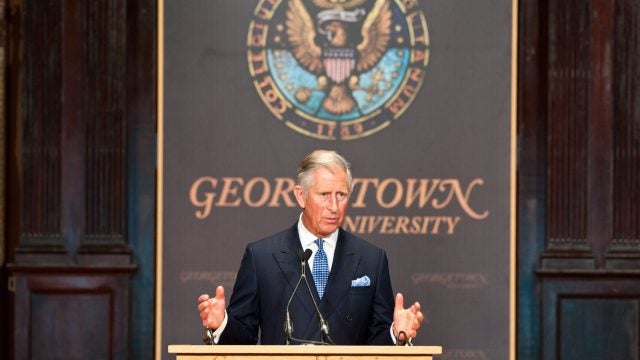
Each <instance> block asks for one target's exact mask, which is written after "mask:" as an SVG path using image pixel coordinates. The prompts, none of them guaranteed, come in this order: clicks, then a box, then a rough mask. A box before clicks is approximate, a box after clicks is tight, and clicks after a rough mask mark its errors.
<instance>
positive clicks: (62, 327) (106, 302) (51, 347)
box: [13, 266, 132, 359]
mask: <svg viewBox="0 0 640 360" xmlns="http://www.w3.org/2000/svg"><path fill="white" fill-rule="evenodd" d="M131 270H132V269H129V272H130V271H131ZM13 271H14V274H15V275H16V304H19V305H20V306H16V314H15V316H16V318H17V319H20V320H21V321H24V323H25V324H24V326H20V325H19V326H16V332H15V345H14V346H15V349H14V350H15V357H14V358H15V359H127V358H129V356H128V345H129V344H128V327H129V324H128V321H127V319H128V316H129V310H128V309H129V306H128V304H129V276H130V275H129V272H127V271H122V272H121V273H120V274H118V273H117V272H116V271H115V270H111V271H102V270H100V269H93V270H85V271H84V272H82V271H79V270H78V269H76V268H73V267H69V268H62V267H59V268H57V269H44V268H41V269H38V270H34V269H33V268H32V267H19V266H17V267H14V268H13Z"/></svg>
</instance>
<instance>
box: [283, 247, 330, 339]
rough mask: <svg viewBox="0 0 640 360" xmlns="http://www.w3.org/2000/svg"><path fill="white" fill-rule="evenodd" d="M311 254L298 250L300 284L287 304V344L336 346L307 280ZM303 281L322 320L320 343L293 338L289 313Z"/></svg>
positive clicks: (285, 327)
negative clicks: (308, 261)
mask: <svg viewBox="0 0 640 360" xmlns="http://www.w3.org/2000/svg"><path fill="white" fill-rule="evenodd" d="M311 254H312V251H311V249H307V250H305V251H302V250H298V251H297V252H296V255H297V256H298V260H300V279H298V283H297V284H296V286H295V287H294V288H293V292H292V293H291V297H289V301H288V302H287V309H286V316H285V321H284V332H285V335H286V336H287V339H286V344H287V345H289V344H291V343H292V342H296V343H298V344H313V345H328V344H332V345H335V344H334V343H333V341H332V340H331V338H330V337H329V324H328V323H327V321H326V320H325V319H324V317H323V316H322V313H320V308H319V307H318V304H317V303H316V299H315V298H314V297H313V292H312V291H311V287H310V286H309V281H308V280H307V275H306V271H305V265H306V262H307V260H309V258H310V257H311ZM303 279H304V282H305V284H306V285H307V290H309V296H311V300H312V301H313V305H314V306H315V308H316V313H317V314H318V318H319V319H320V332H321V333H322V338H323V340H324V341H322V342H320V341H312V340H302V339H296V338H295V337H293V321H292V319H291V313H290V312H289V306H290V305H291V301H292V300H293V297H294V296H295V294H296V291H298V287H300V283H302V280H303Z"/></svg>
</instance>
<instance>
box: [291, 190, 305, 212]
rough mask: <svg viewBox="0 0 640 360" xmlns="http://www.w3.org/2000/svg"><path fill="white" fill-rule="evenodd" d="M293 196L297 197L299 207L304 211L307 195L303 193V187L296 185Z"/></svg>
mask: <svg viewBox="0 0 640 360" xmlns="http://www.w3.org/2000/svg"><path fill="white" fill-rule="evenodd" d="M293 194H294V195H295V196H296V200H297V201H298V205H300V207H301V208H303V209H304V205H305V203H306V202H307V198H306V194H305V193H304V192H303V191H302V186H300V185H296V186H294V187H293Z"/></svg>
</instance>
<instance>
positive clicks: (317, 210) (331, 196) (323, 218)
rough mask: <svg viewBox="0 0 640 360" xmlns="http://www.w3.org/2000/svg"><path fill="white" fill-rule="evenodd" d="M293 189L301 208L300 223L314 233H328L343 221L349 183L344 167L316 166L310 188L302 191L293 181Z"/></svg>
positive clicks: (319, 234)
mask: <svg viewBox="0 0 640 360" xmlns="http://www.w3.org/2000/svg"><path fill="white" fill-rule="evenodd" d="M294 193H295V195H296V200H298V204H299V205H300V207H302V208H303V210H302V223H303V224H304V226H305V227H306V228H307V229H308V230H309V231H311V232H312V233H313V234H314V235H315V236H317V237H319V238H323V237H327V236H329V234H331V233H332V232H334V231H336V229H337V228H338V227H340V225H342V221H343V220H344V215H345V213H346V211H347V205H348V203H349V183H348V182H347V174H346V173H345V172H344V171H342V170H341V169H327V168H319V169H317V170H316V172H315V173H314V174H313V176H312V185H311V188H310V189H309V190H308V191H307V192H303V191H302V188H301V187H300V186H299V185H296V187H295V188H294Z"/></svg>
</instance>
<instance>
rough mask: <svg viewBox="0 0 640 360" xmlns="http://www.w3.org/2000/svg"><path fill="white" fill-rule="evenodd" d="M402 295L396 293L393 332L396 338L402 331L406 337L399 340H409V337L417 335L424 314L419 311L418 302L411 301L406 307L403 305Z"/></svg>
mask: <svg viewBox="0 0 640 360" xmlns="http://www.w3.org/2000/svg"><path fill="white" fill-rule="evenodd" d="M403 302H404V297H403V296H402V294H401V293H398V294H397V295H396V306H395V309H394V310H393V334H394V335H395V337H396V339H397V338H398V336H399V335H400V332H401V331H403V332H404V334H405V335H406V338H404V339H401V340H405V341H407V340H409V338H415V337H416V336H417V335H418V329H419V328H420V324H422V321H423V320H424V315H422V312H421V311H420V304H419V303H418V302H415V303H413V305H411V307H409V308H408V309H405V308H404V305H403Z"/></svg>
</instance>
